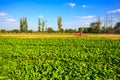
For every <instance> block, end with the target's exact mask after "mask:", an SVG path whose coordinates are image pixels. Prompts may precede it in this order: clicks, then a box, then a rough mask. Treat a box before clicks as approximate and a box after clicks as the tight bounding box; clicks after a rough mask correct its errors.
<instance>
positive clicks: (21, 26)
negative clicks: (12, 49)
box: [20, 18, 23, 32]
mask: <svg viewBox="0 0 120 80" xmlns="http://www.w3.org/2000/svg"><path fill="white" fill-rule="evenodd" d="M20 32H23V22H22V18H20Z"/></svg>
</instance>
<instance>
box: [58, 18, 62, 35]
mask: <svg viewBox="0 0 120 80" xmlns="http://www.w3.org/2000/svg"><path fill="white" fill-rule="evenodd" d="M58 31H59V33H60V32H62V17H58Z"/></svg>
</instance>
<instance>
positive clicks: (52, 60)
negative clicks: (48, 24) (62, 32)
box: [0, 37, 120, 80]
mask: <svg viewBox="0 0 120 80" xmlns="http://www.w3.org/2000/svg"><path fill="white" fill-rule="evenodd" d="M119 62H120V40H110V39H99V38H98V39H97V38H96V39H91V38H63V39H62V38H51V39H50V38H49V39H19V38H2V37H1V38H0V79H5V80H6V79H7V80H8V79H11V80H16V79H17V80H39V79H45V80H46V79H50V80H54V79H60V80H86V79H87V80H90V79H91V80H107V79H109V80H112V79H113V80H119V79H120V63H119Z"/></svg>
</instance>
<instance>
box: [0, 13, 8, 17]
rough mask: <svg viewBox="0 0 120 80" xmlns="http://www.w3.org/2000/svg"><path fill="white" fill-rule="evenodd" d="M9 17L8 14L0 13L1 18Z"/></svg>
mask: <svg viewBox="0 0 120 80" xmlns="http://www.w3.org/2000/svg"><path fill="white" fill-rule="evenodd" d="M7 15H8V14H7V13H4V12H0V17H4V16H7Z"/></svg>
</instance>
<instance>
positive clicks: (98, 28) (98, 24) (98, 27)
mask: <svg viewBox="0 0 120 80" xmlns="http://www.w3.org/2000/svg"><path fill="white" fill-rule="evenodd" d="M96 24H97V26H96V32H97V33H99V32H100V25H101V21H100V17H98V22H97V23H96Z"/></svg>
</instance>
